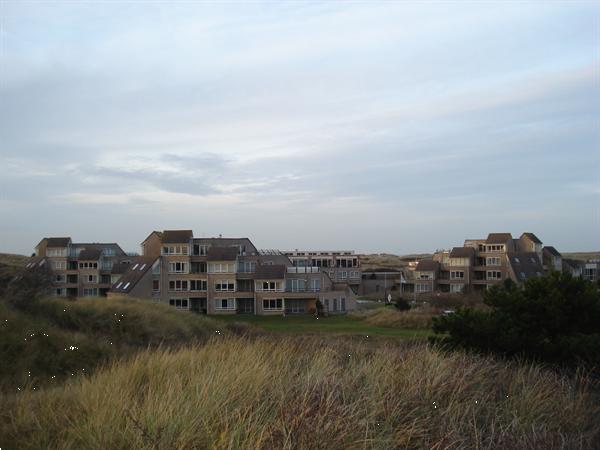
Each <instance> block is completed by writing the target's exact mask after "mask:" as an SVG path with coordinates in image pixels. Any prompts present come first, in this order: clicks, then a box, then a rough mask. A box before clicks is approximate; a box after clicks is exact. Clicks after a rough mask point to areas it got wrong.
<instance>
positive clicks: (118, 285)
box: [115, 281, 123, 289]
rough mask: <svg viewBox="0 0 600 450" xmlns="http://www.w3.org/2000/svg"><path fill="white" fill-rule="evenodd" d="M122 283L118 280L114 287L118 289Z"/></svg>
mask: <svg viewBox="0 0 600 450" xmlns="http://www.w3.org/2000/svg"><path fill="white" fill-rule="evenodd" d="M122 284H123V282H122V281H119V283H118V284H117V285H116V286H115V289H119V288H120V287H121V285H122Z"/></svg>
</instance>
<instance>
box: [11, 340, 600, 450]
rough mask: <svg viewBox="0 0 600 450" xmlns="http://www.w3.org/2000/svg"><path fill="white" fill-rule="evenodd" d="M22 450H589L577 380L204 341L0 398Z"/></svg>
mask: <svg viewBox="0 0 600 450" xmlns="http://www.w3.org/2000/svg"><path fill="white" fill-rule="evenodd" d="M3 402H4V407H3V408H2V411H1V412H0V446H1V447H2V448H4V447H5V446H6V447H7V448H22V449H39V448H48V449H71V448H86V449H106V448H111V449H131V448H136V449H151V448H169V449H184V448H185V449H193V448H214V449H224V448H228V449H236V448H254V449H263V448H264V449H273V448H277V449H308V448H311V449H312V448H322V449H347V448H369V449H371V448H505V449H506V448H510V449H518V448H522V449H553V448H594V447H596V448H597V446H598V444H600V440H599V433H600V430H599V428H598V427H597V417H598V414H599V413H600V408H599V406H598V403H597V402H596V401H595V400H594V398H592V394H591V393H590V390H589V385H588V384H587V383H586V381H585V379H584V378H582V377H579V378H577V379H567V378H564V377H561V376H559V375H557V374H555V373H552V372H548V371H544V370H543V369H541V368H539V367H538V366H536V365H533V364H517V363H506V362H501V361H496V360H493V359H491V358H481V357H476V356H471V355H467V354H464V353H452V354H443V353H440V352H439V351H437V350H435V349H432V348H430V347H428V346H426V345H425V344H415V343H408V342H405V343H402V344H400V345H399V344H398V343H395V344H394V345H385V346H381V345H378V346H375V345H370V344H367V343H357V342H354V341H352V342H351V341H348V340H344V339H339V340H337V341H335V342H330V343H329V344H324V341H323V340H322V339H320V338H317V337H312V338H292V337H288V338H282V339H280V338H277V337H275V336H271V337H262V338H256V337H254V338H231V337H229V338H225V337H215V338H212V339H211V340H210V341H209V342H208V343H207V344H206V345H203V346H201V347H198V346H195V347H191V348H181V349H178V350H168V349H159V350H148V351H144V352H141V353H138V354H137V355H136V356H135V357H133V358H132V359H130V360H128V361H120V362H113V363H112V364H111V365H110V366H108V367H106V368H105V369H104V370H102V371H100V372H97V373H96V374H94V375H93V376H91V377H86V378H79V379H77V380H74V381H73V382H70V383H68V384H66V385H63V386H60V387H55V388H51V389H46V390H44V391H42V392H33V391H29V390H28V391H23V392H20V393H18V394H11V395H9V396H6V397H5V398H4V399H3Z"/></svg>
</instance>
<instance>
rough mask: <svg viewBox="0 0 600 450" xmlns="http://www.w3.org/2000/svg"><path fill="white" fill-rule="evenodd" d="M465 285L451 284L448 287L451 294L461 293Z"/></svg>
mask: <svg viewBox="0 0 600 450" xmlns="http://www.w3.org/2000/svg"><path fill="white" fill-rule="evenodd" d="M464 287H465V285H464V284H451V285H450V292H453V293H458V292H462V291H463V289H464Z"/></svg>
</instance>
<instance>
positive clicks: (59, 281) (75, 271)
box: [26, 237, 131, 297]
mask: <svg viewBox="0 0 600 450" xmlns="http://www.w3.org/2000/svg"><path fill="white" fill-rule="evenodd" d="M130 262H131V258H130V257H128V256H127V255H126V254H125V252H124V251H123V249H122V248H121V247H119V245H118V244H115V243H74V242H73V241H72V240H71V238H70V237H54V238H44V239H42V240H41V241H40V243H39V244H38V245H37V246H36V247H35V256H34V257H33V258H32V260H31V261H30V262H29V263H28V264H27V266H26V267H27V268H33V267H46V268H47V269H49V270H50V271H51V277H52V294H53V295H57V296H61V297H96V296H99V295H106V294H107V292H108V291H109V290H110V288H111V286H112V285H113V282H115V281H116V280H117V279H119V278H120V276H121V274H122V273H123V272H124V271H125V269H126V267H127V266H128V265H129V263H130Z"/></svg>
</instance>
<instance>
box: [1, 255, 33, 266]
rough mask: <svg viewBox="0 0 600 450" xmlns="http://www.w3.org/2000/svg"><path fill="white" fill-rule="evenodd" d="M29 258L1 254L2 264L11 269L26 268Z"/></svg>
mask: <svg viewBox="0 0 600 450" xmlns="http://www.w3.org/2000/svg"><path fill="white" fill-rule="evenodd" d="M29 258H30V257H29V256H25V255H17V254H14V253H0V264H1V265H5V266H10V267H24V266H25V264H27V261H29Z"/></svg>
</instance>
